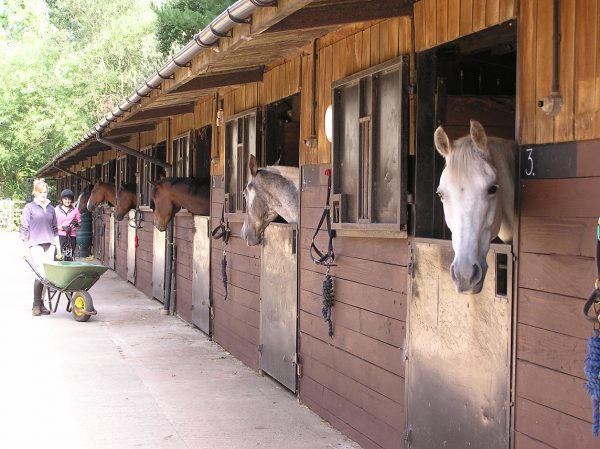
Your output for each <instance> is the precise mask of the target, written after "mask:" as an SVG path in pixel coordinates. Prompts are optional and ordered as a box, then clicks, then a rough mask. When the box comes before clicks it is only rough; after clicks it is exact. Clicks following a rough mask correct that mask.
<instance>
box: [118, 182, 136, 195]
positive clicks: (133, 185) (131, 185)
mask: <svg viewBox="0 0 600 449" xmlns="http://www.w3.org/2000/svg"><path fill="white" fill-rule="evenodd" d="M119 190H126V191H128V192H130V193H137V184H136V183H135V182H128V183H127V184H124V185H123V186H122V187H121V188H120V189H119Z"/></svg>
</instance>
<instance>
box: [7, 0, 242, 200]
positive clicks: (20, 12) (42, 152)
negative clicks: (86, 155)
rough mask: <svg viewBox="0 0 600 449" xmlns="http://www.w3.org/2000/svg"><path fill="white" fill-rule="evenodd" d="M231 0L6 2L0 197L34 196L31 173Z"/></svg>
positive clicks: (106, 110) (114, 106)
mask: <svg viewBox="0 0 600 449" xmlns="http://www.w3.org/2000/svg"><path fill="white" fill-rule="evenodd" d="M153 2H154V3H153ZM156 2H159V3H156ZM232 3H234V0H103V1H100V2H99V1H98V0H0V55H2V57H1V58H0V198H6V197H11V198H13V199H26V198H28V197H29V193H30V192H31V185H30V182H26V181H28V180H30V178H31V177H32V176H33V175H34V174H35V173H36V172H37V171H38V170H39V169H40V168H41V167H42V166H44V165H45V164H46V163H48V162H49V161H50V160H51V159H52V158H53V157H54V156H55V155H56V154H57V153H59V152H60V151H62V150H64V149H65V148H67V147H69V146H70V145H71V144H73V143H74V142H76V141H77V140H78V139H79V138H80V137H81V136H82V135H84V134H85V133H86V132H87V131H88V130H89V129H90V128H91V127H92V126H93V125H94V124H95V123H96V122H97V121H99V120H100V119H101V118H102V117H104V116H105V114H106V113H107V112H108V111H109V110H113V109H115V108H116V107H117V105H118V104H120V103H121V102H122V101H123V98H124V97H125V96H126V95H129V94H130V93H131V92H132V91H133V90H134V89H135V88H136V87H137V86H139V85H140V83H141V82H142V81H143V80H144V79H145V78H147V77H148V76H149V75H150V74H151V73H152V72H153V71H154V69H155V68H156V67H157V66H159V65H160V64H161V63H162V62H164V60H165V55H167V54H170V53H171V52H173V51H175V49H177V48H178V47H180V46H182V45H184V44H185V43H187V42H189V40H190V39H192V37H193V35H194V34H195V33H197V32H198V31H199V30H201V29H202V28H203V27H205V26H206V25H207V24H208V23H210V21H211V20H212V19H213V18H214V17H215V16H217V14H219V13H221V12H222V11H223V10H224V9H225V8H226V7H227V6H229V5H230V4H232ZM159 48H160V50H159ZM161 52H162V54H161Z"/></svg>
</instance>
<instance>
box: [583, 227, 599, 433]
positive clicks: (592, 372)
mask: <svg viewBox="0 0 600 449" xmlns="http://www.w3.org/2000/svg"><path fill="white" fill-rule="evenodd" d="M596 271H597V278H596V283H595V284H594V287H595V288H594V290H593V291H592V294H591V295H590V297H589V298H588V300H587V301H586V303H585V305H584V307H583V314H584V315H585V317H586V318H587V319H588V320H590V321H592V322H593V323H594V333H593V334H592V336H591V337H590V338H589V340H588V353H587V356H586V358H585V368H584V371H585V375H586V377H587V379H588V381H587V383H586V384H585V387H586V389H587V391H588V394H589V395H590V398H591V399H592V403H593V421H592V432H593V433H594V435H595V436H599V431H600V331H599V330H598V326H599V325H600V312H599V311H598V307H597V306H598V304H600V218H599V219H598V227H597V228H596ZM592 306H593V308H594V316H589V315H588V313H589V311H590V309H591V308H592Z"/></svg>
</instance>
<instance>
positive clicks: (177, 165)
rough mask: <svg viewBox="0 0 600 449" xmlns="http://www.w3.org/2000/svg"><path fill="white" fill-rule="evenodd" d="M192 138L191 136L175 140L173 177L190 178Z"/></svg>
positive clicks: (186, 135) (187, 135)
mask: <svg viewBox="0 0 600 449" xmlns="http://www.w3.org/2000/svg"><path fill="white" fill-rule="evenodd" d="M189 142H190V137H189V134H185V135H183V136H179V137H176V138H175V139H173V161H174V164H173V165H174V173H173V176H177V177H180V178H189V176H190V165H191V164H190V162H191V161H190V145H189Z"/></svg>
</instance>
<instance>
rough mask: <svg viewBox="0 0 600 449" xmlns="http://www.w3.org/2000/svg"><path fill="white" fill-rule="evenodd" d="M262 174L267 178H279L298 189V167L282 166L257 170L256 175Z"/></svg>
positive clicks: (271, 166)
mask: <svg viewBox="0 0 600 449" xmlns="http://www.w3.org/2000/svg"><path fill="white" fill-rule="evenodd" d="M259 172H262V173H263V174H265V175H267V176H268V177H271V178H272V177H274V176H277V177H281V178H284V179H286V180H287V181H289V182H291V183H293V184H294V186H296V188H300V178H299V172H300V171H299V169H298V167H288V166H284V165H270V166H267V167H262V168H259V169H258V171H257V174H258V173H259Z"/></svg>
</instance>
